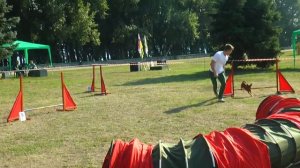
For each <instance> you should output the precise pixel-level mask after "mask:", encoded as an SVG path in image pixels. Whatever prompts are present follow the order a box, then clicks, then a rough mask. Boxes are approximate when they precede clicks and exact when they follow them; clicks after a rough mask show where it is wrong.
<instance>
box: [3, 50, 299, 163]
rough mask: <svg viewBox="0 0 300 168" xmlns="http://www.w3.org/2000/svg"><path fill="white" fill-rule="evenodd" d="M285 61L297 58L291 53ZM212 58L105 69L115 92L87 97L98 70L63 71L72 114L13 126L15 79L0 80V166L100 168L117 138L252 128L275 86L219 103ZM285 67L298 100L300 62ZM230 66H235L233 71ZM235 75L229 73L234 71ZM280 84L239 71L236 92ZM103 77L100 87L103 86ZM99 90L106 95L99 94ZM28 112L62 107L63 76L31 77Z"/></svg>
mask: <svg viewBox="0 0 300 168" xmlns="http://www.w3.org/2000/svg"><path fill="white" fill-rule="evenodd" d="M282 58H291V53H290V52H288V53H285V54H283V56H282ZM209 61H210V58H196V59H187V60H177V61H169V62H168V63H169V70H163V71H141V72H129V66H128V65H127V66H106V67H104V68H103V74H104V79H105V84H106V88H107V90H108V92H109V93H111V94H109V95H107V96H99V95H97V93H88V92H86V90H87V87H88V86H89V85H90V84H91V80H92V68H91V67H85V68H80V69H76V70H75V69H62V71H63V72H64V76H65V83H66V85H67V87H68V89H69V91H70V93H71V95H72V96H73V98H74V100H75V102H76V103H77V105H78V109H77V110H75V111H72V112H57V111H56V110H55V108H48V109H43V110H35V111H30V112H28V113H27V115H28V116H29V117H30V118H31V120H29V121H26V122H19V121H16V122H13V123H6V118H7V116H8V114H9V111H10V109H11V107H12V105H13V103H14V100H15V98H16V96H17V93H18V90H19V80H18V79H16V78H11V79H5V80H0V92H1V94H0V116H1V123H0V146H1V148H0V167H34V168H35V167H36V168H40V167H101V166H102V162H103V159H104V157H105V155H106V152H107V150H108V149H109V146H110V142H111V140H113V139H122V140H126V141H129V140H131V139H133V138H139V139H140V140H141V141H142V142H144V143H149V144H157V142H158V141H159V140H162V142H170V143H175V142H178V141H179V139H180V138H183V139H185V140H189V139H192V138H193V137H194V136H195V135H197V134H199V133H203V134H207V133H209V132H211V131H214V130H219V131H221V130H224V129H226V128H228V127H240V126H242V125H244V124H246V123H253V122H254V119H255V113H256V109H257V107H258V105H259V103H260V102H261V101H262V100H263V99H264V98H265V97H266V96H268V95H271V94H274V93H275V92H276V88H260V89H254V90H253V91H252V92H253V95H254V96H253V97H250V96H249V95H248V94H247V93H246V92H242V91H239V90H237V91H236V95H235V97H234V98H231V97H230V98H226V99H225V100H226V102H225V103H218V102H217V100H216V99H215V98H214V95H213V93H212V90H211V83H210V79H209V78H208V74H207V70H208V67H209ZM296 65H297V66H296V69H294V68H293V61H292V60H285V61H281V62H280V68H281V70H282V73H283V75H284V76H285V77H286V79H287V80H288V81H289V82H290V84H291V85H292V86H293V87H294V89H295V91H296V93H295V94H287V96H290V97H299V93H300V90H299V88H300V81H299V71H300V63H299V60H297V64H296ZM228 68H229V67H228ZM227 72H229V70H228V71H227ZM243 80H245V81H247V82H248V83H252V84H253V87H255V88H259V87H269V86H276V81H275V80H276V76H275V72H274V67H271V68H270V69H267V70H262V69H259V70H258V69H253V68H251V67H249V68H248V69H247V70H243V71H240V72H237V75H236V76H235V87H236V88H239V86H240V83H241V82H242V81H243ZM99 83H100V82H99V78H98V79H97V82H96V85H97V87H99ZM98 93H99V92H98ZM24 99H25V100H24V103H25V109H28V108H35V107H40V106H47V105H54V104H60V103H61V88H60V71H48V77H43V78H31V77H26V78H24Z"/></svg>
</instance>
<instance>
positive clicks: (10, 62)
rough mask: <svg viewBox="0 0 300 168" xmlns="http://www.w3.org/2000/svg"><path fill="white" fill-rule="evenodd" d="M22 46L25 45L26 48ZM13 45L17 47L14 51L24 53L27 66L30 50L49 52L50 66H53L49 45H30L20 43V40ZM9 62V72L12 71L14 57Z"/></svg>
mask: <svg viewBox="0 0 300 168" xmlns="http://www.w3.org/2000/svg"><path fill="white" fill-rule="evenodd" d="M19 44H21V46H19ZM22 44H25V46H22ZM6 45H7V44H6ZM13 45H17V47H16V48H15V49H14V51H24V59H25V63H26V64H28V63H29V61H28V55H29V54H28V51H29V50H43V49H45V50H47V51H48V57H49V62H50V66H52V55H51V49H50V46H49V45H44V44H37V43H30V42H25V41H19V40H17V41H14V42H13ZM8 62H9V70H12V56H9V57H8Z"/></svg>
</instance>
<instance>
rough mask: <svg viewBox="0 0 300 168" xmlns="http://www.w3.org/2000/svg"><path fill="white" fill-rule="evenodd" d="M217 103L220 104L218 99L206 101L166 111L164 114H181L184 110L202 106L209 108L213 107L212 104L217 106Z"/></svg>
mask: <svg viewBox="0 0 300 168" xmlns="http://www.w3.org/2000/svg"><path fill="white" fill-rule="evenodd" d="M215 103H218V102H217V100H216V98H211V99H208V100H205V101H203V102H200V103H196V104H191V105H188V106H182V107H177V108H175V109H171V110H168V111H165V112H164V113H166V114H174V113H179V112H181V111H184V110H186V109H189V108H193V107H200V106H209V105H212V104H215Z"/></svg>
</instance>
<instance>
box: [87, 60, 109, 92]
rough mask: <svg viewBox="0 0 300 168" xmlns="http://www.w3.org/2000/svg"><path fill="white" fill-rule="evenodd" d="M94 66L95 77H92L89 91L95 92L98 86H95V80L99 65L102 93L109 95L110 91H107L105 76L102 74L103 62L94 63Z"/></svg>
mask: <svg viewBox="0 0 300 168" xmlns="http://www.w3.org/2000/svg"><path fill="white" fill-rule="evenodd" d="M92 66H93V79H92V84H91V86H90V89H89V91H90V92H95V90H96V87H95V80H96V72H95V69H96V68H95V67H97V66H99V67H100V68H99V69H100V85H101V95H107V94H108V93H107V92H106V87H105V83H104V78H103V74H102V65H101V64H92Z"/></svg>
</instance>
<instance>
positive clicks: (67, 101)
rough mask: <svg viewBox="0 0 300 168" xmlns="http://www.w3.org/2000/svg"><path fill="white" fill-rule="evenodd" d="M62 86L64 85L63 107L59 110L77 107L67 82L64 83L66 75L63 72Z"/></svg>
mask: <svg viewBox="0 0 300 168" xmlns="http://www.w3.org/2000/svg"><path fill="white" fill-rule="evenodd" d="M61 87H62V101H63V109H59V111H72V110H75V109H76V108H77V105H76V104H75V102H74V100H73V98H72V96H71V95H70V92H69V91H68V89H67V87H66V85H65V83H64V75H63V73H62V72H61Z"/></svg>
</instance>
